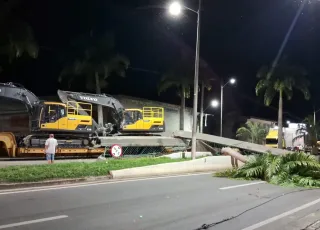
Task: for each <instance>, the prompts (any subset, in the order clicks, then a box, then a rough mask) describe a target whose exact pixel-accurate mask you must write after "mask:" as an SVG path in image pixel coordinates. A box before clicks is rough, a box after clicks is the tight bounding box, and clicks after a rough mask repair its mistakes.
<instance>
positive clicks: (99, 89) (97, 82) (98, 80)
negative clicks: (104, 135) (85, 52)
mask: <svg viewBox="0 0 320 230" xmlns="http://www.w3.org/2000/svg"><path fill="white" fill-rule="evenodd" d="M94 76H95V80H96V94H101V87H100V78H99V74H98V72H95V74H94ZM98 124H99V125H101V126H103V108H102V105H98Z"/></svg>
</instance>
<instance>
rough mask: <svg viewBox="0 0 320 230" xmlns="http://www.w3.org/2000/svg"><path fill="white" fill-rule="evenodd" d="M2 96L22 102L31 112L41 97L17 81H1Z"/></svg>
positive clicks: (0, 92)
mask: <svg viewBox="0 0 320 230" xmlns="http://www.w3.org/2000/svg"><path fill="white" fill-rule="evenodd" d="M0 97H4V98H7V99H11V100H15V101H20V102H22V103H23V104H24V105H25V106H26V108H27V110H28V113H29V114H31V115H32V114H33V113H34V111H35V109H36V108H37V106H38V105H39V103H40V99H39V98H38V97H37V96H36V95H34V94H33V93H32V92H30V91H29V90H27V89H26V88H24V87H23V86H22V85H20V84H17V83H12V82H8V83H0Z"/></svg>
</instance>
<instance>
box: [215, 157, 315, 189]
mask: <svg viewBox="0 0 320 230" xmlns="http://www.w3.org/2000/svg"><path fill="white" fill-rule="evenodd" d="M216 176H218V177H230V178H241V179H247V180H252V179H260V180H264V181H267V182H269V183H272V184H276V185H293V186H303V187H320V163H319V162H318V161H317V160H316V159H315V158H314V156H312V155H307V154H305V153H298V152H295V153H292V154H286V155H281V156H276V155H272V154H271V153H266V154H262V155H256V156H253V157H251V158H250V159H249V160H248V162H247V163H246V164H244V165H243V166H242V167H241V168H239V169H233V170H227V171H223V172H219V173H216Z"/></svg>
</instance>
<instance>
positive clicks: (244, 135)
mask: <svg viewBox="0 0 320 230" xmlns="http://www.w3.org/2000/svg"><path fill="white" fill-rule="evenodd" d="M267 134H268V127H267V126H266V125H264V124H261V123H257V122H252V121H248V122H247V123H246V125H245V127H241V128H239V129H238V130H237V134H236V137H238V138H241V139H242V140H244V141H248V142H251V143H255V144H263V142H264V140H265V139H266V136H267Z"/></svg>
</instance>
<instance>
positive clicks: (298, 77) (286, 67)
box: [256, 59, 310, 148]
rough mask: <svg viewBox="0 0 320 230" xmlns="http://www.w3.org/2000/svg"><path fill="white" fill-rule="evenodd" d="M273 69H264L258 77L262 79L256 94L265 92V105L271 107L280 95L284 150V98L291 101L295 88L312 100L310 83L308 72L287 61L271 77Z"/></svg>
mask: <svg viewBox="0 0 320 230" xmlns="http://www.w3.org/2000/svg"><path fill="white" fill-rule="evenodd" d="M271 68H272V67H268V66H264V67H262V68H261V69H260V70H259V72H258V74H257V77H258V78H259V79H260V80H259V82H258V83H257V86H256V94H257V95H259V94H261V93H262V92H264V103H265V104H266V105H267V106H269V105H270V104H271V102H272V100H273V99H274V97H275V96H276V94H278V95H279V110H278V127H279V132H278V148H282V139H283V136H282V135H283V133H282V127H283V125H282V114H283V97H284V96H286V97H287V99H288V100H291V98H292V93H293V88H296V89H298V90H300V91H301V92H302V93H303V95H304V97H305V99H307V100H308V99H309V98H310V93H309V89H308V86H309V82H308V81H307V80H306V79H305V77H306V71H305V70H304V69H303V68H301V67H297V66H293V65H290V64H288V63H287V61H286V59H283V60H282V62H280V63H279V64H278V66H276V68H275V69H274V72H273V74H272V75H270V71H271Z"/></svg>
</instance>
